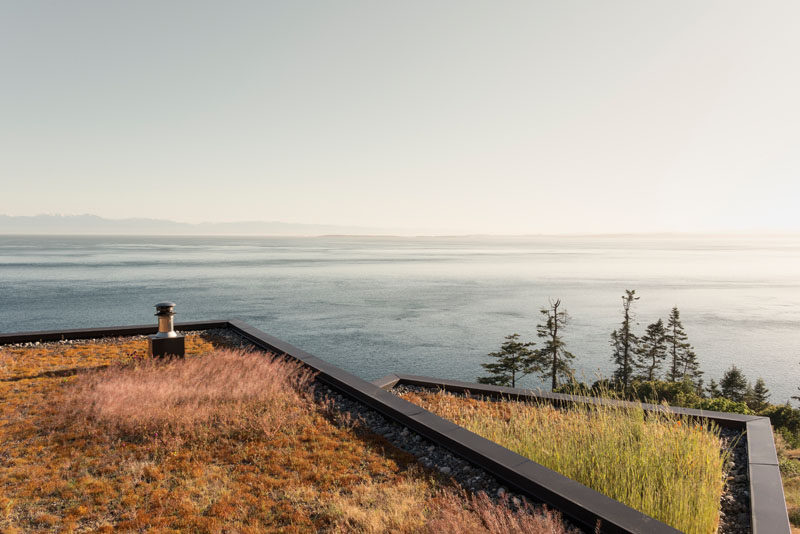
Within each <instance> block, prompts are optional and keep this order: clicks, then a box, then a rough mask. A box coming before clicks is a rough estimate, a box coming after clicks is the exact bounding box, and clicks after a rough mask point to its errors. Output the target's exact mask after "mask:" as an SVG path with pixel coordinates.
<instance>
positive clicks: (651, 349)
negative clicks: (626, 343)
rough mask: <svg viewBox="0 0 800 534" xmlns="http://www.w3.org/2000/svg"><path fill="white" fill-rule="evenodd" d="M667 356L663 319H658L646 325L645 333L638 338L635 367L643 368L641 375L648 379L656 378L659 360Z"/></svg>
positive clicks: (659, 366) (659, 364) (659, 365)
mask: <svg viewBox="0 0 800 534" xmlns="http://www.w3.org/2000/svg"><path fill="white" fill-rule="evenodd" d="M666 358H667V341H666V332H665V331H664V321H662V320H661V319H659V320H658V321H656V322H654V323H652V324H650V325H647V329H646V330H645V334H644V335H643V336H642V338H641V339H640V340H639V346H638V347H637V350H636V359H637V361H636V367H638V368H639V369H643V370H644V373H643V374H642V375H641V377H642V378H643V379H645V380H648V381H653V380H656V379H657V378H658V375H657V373H658V370H659V369H660V368H661V362H663V361H664V360H665V359H666Z"/></svg>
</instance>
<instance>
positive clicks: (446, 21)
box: [0, 0, 800, 233]
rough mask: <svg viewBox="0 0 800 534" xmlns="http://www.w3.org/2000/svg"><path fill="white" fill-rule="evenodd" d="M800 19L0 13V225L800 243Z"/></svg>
mask: <svg viewBox="0 0 800 534" xmlns="http://www.w3.org/2000/svg"><path fill="white" fill-rule="evenodd" d="M798 21H800V2H798V1H796V0H789V1H786V2H770V1H752V0H747V1H735V0H723V1H719V2H708V1H702V0H687V1H659V2H647V1H643V0H631V1H625V2H614V1H590V0H587V1H583V2H574V1H565V0H552V1H550V2H534V1H530V0H529V1H524V2H502V1H501V2H498V1H489V0H486V1H483V2H470V1H464V0H457V1H452V2H445V1H430V0H426V1H421V2H412V1H395V2H383V1H374V0H371V1H364V2H356V1H336V2H330V1H323V2H303V1H291V2H289V1H287V2H263V1H258V2H235V1H226V2H213V3H212V2H198V1H187V2H177V1H170V2H164V1H158V2H144V1H135V2H117V1H113V2H109V1H105V0H103V1H97V2H80V1H69V2H63V1H52V2H39V1H31V0H20V1H7V0H5V1H2V2H0V184H1V190H0V213H5V214H9V215H32V214H37V213H66V214H75V213H94V214H97V215H101V216H104V217H115V218H116V217H163V218H171V219H175V220H181V221H186V222H199V221H231V220H282V221H287V222H304V223H329V224H343V225H364V226H371V227H376V226H377V227H391V228H398V227H400V228H414V229H419V228H427V229H431V230H432V231H433V230H438V231H453V232H486V233H553V232H619V231H625V232H637V231H719V230H722V231H730V230H790V231H800V31H799V30H798Z"/></svg>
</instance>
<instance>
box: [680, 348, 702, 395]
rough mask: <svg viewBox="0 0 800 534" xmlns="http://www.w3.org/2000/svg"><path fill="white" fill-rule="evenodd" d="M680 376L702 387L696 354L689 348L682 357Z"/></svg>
mask: <svg viewBox="0 0 800 534" xmlns="http://www.w3.org/2000/svg"><path fill="white" fill-rule="evenodd" d="M690 347H691V345H690ZM682 376H683V380H691V381H692V382H693V383H694V384H697V385H698V386H700V387H702V384H703V378H702V376H703V371H701V370H700V364H699V363H698V362H697V354H695V353H694V351H693V350H691V349H689V350H687V351H686V354H685V355H684V357H683V374H682Z"/></svg>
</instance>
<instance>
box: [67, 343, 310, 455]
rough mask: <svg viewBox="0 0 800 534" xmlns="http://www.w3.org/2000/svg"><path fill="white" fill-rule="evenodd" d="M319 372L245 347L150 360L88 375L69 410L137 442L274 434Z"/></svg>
mask: <svg viewBox="0 0 800 534" xmlns="http://www.w3.org/2000/svg"><path fill="white" fill-rule="evenodd" d="M312 378H313V377H312V374H311V373H310V372H308V371H307V370H305V369H304V368H302V367H301V366H300V365H299V364H296V363H293V362H289V361H287V360H285V359H282V358H276V357H272V356H270V355H265V354H261V353H253V352H243V351H237V350H215V351H213V352H210V353H208V354H206V355H203V356H197V357H193V358H186V359H173V360H170V361H160V360H158V359H145V360H139V361H136V362H134V363H129V364H126V365H117V366H113V367H110V368H108V369H105V370H102V371H99V372H96V373H88V374H85V375H82V376H81V377H79V379H78V380H77V381H76V382H75V383H74V385H72V387H71V388H70V390H69V392H68V395H67V396H66V402H65V404H64V410H63V412H62V413H64V415H65V416H66V417H68V418H69V419H70V421H71V422H73V423H74V422H75V420H76V419H78V420H81V419H82V420H83V421H85V422H86V423H87V424H89V425H91V426H100V427H102V429H103V430H104V431H106V432H109V433H110V434H112V435H117V436H118V437H121V438H124V439H133V440H136V439H153V438H157V439H159V440H161V441H163V440H165V439H167V438H173V439H179V440H182V439H186V438H191V439H195V440H196V439H199V440H202V439H204V438H207V437H211V436H219V435H220V434H228V435H237V436H241V437H246V435H248V434H249V435H252V434H253V433H256V434H261V435H271V434H273V433H274V432H275V431H277V430H278V429H281V428H284V427H286V426H287V425H288V424H290V423H291V420H292V418H293V415H296V414H297V413H298V405H299V404H301V401H302V397H303V396H304V395H306V393H305V392H307V390H308V388H309V386H310V384H311V381H312Z"/></svg>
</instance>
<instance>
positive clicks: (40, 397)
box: [0, 336, 564, 534]
mask: <svg viewBox="0 0 800 534" xmlns="http://www.w3.org/2000/svg"><path fill="white" fill-rule="evenodd" d="M145 352H146V341H145V340H142V339H116V340H104V341H100V342H91V343H81V344H76V345H59V344H46V345H41V346H39V347H29V348H8V347H0V443H3V449H2V450H0V531H2V532H111V531H114V532H116V531H121V532H145V531H147V532H242V533H247V532H315V531H328V532H389V531H391V532H398V533H409V534H410V533H417V532H440V531H442V530H441V528H444V527H447V528H445V530H449V531H453V532H506V531H509V530H508V529H507V528H506V527H507V526H508V525H510V524H512V523H513V522H515V521H516V522H517V523H519V524H520V525H524V529H527V530H517V531H518V532H537V533H554V534H556V533H561V532H563V531H564V530H563V527H562V526H561V523H560V521H559V520H558V517H557V515H552V514H550V515H547V516H531V514H529V513H525V512H519V513H512V512H510V511H509V510H508V508H507V507H505V506H503V505H495V504H493V503H491V502H490V501H488V500H481V499H479V498H472V497H469V496H466V495H464V494H462V493H460V490H459V489H458V488H457V487H454V486H448V485H447V484H443V481H442V480H439V479H435V478H433V475H432V474H430V473H422V472H420V471H419V470H418V469H417V468H416V467H415V466H416V462H415V460H414V459H413V457H411V456H409V455H407V454H405V453H403V452H401V451H399V450H397V449H395V448H393V447H392V446H391V445H390V444H388V442H386V441H385V440H384V439H383V438H382V437H380V436H376V435H374V434H371V433H369V432H366V431H364V430H362V429H360V428H359V427H357V426H353V425H341V424H337V423H336V421H335V419H336V418H333V417H331V414H330V413H329V411H328V410H327V409H326V407H325V406H324V405H320V404H317V403H315V402H314V400H313V398H312V397H311V396H310V395H308V394H307V393H305V391H307V387H308V385H309V379H310V377H309V376H308V374H307V373H304V372H303V371H302V370H301V369H299V368H298V367H297V366H294V365H291V364H287V363H286V362H283V361H281V360H271V359H269V358H268V357H265V356H264V355H249V356H248V355H246V354H241V353H236V352H231V351H226V350H221V351H220V350H217V347H215V345H214V342H213V340H209V339H205V338H202V337H199V336H189V337H187V358H186V360H184V361H174V362H171V363H166V364H164V363H161V364H159V363H155V362H150V361H145V360H144V359H143V357H144V355H145ZM448 525H449V526H448ZM498 525H500V527H498ZM461 526H466V527H464V528H466V530H465V529H464V528H462V529H461V530H457V529H456V527H459V528H461ZM440 527H441V528H440ZM467 527H468V528H467ZM497 528H501V530H497ZM531 529H533V530H531Z"/></svg>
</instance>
